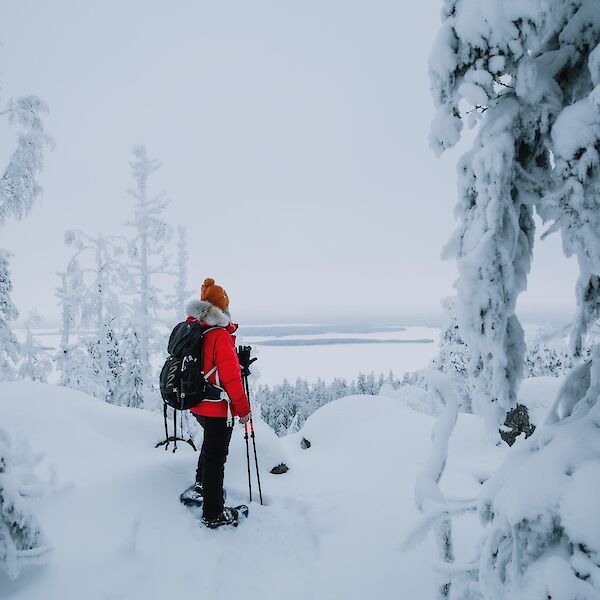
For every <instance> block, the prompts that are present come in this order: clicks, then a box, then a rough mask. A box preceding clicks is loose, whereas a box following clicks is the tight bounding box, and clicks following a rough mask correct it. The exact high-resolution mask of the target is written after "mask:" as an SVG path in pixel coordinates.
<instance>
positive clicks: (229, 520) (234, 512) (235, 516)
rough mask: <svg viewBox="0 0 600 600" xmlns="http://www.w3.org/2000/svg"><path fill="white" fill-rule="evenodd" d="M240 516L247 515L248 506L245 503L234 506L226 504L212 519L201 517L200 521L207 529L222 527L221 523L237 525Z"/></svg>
mask: <svg viewBox="0 0 600 600" xmlns="http://www.w3.org/2000/svg"><path fill="white" fill-rule="evenodd" d="M240 516H242V517H247V516H248V507H247V506H246V505H245V504H241V505H240V506H236V507H235V508H233V507H232V506H226V507H225V508H224V509H223V511H222V512H221V514H220V515H218V516H216V517H215V518H214V519H206V518H204V517H203V518H202V523H203V525H205V526H206V527H208V528H209V529H216V528H217V527H222V526H223V525H232V526H233V527H237V526H238V521H239V518H240Z"/></svg>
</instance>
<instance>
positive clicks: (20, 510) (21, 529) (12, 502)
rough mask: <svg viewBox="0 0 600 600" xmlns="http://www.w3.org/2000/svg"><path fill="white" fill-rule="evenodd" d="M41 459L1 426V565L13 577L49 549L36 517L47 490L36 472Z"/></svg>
mask: <svg viewBox="0 0 600 600" xmlns="http://www.w3.org/2000/svg"><path fill="white" fill-rule="evenodd" d="M40 460H41V456H40V455H37V456H36V455H35V454H33V453H32V451H31V448H30V447H29V445H28V444H27V443H26V442H25V441H24V440H22V439H20V440H18V441H17V442H14V441H13V440H12V439H11V438H10V436H9V435H8V433H7V432H6V431H5V430H3V429H0V568H1V569H2V570H4V571H5V572H6V573H7V574H8V576H9V577H10V578H11V579H14V578H16V577H18V576H19V574H20V572H21V569H22V568H23V567H24V566H26V565H28V564H35V563H38V562H39V561H40V560H41V559H42V558H43V556H44V554H46V553H47V552H48V550H49V546H48V544H47V542H46V540H45V538H44V535H43V533H42V530H41V527H40V524H39V523H38V520H37V518H36V516H35V506H34V500H35V498H37V497H38V496H40V495H41V493H42V492H43V490H44V485H43V483H42V482H41V481H40V480H39V479H38V478H37V477H36V475H35V467H36V466H37V465H38V464H39V462H40Z"/></svg>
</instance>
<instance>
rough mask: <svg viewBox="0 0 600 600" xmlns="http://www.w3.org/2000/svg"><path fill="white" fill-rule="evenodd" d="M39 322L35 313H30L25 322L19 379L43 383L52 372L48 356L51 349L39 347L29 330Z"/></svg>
mask: <svg viewBox="0 0 600 600" xmlns="http://www.w3.org/2000/svg"><path fill="white" fill-rule="evenodd" d="M40 321H41V319H40V317H39V315H38V314H37V313H35V312H31V313H30V314H29V316H28V317H27V319H26V321H25V341H24V342H23V343H22V344H21V361H20V364H19V377H20V378H22V379H31V380H32V381H40V382H45V381H46V380H47V379H48V375H49V374H50V372H51V371H52V361H51V360H50V357H49V355H48V351H49V350H51V348H48V347H44V346H42V345H40V343H39V342H38V341H37V340H36V338H35V335H34V334H33V332H32V330H31V329H32V327H33V326H34V325H36V324H38V323H40Z"/></svg>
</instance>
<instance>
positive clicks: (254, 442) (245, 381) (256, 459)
mask: <svg viewBox="0 0 600 600" xmlns="http://www.w3.org/2000/svg"><path fill="white" fill-rule="evenodd" d="M244 384H245V387H246V395H247V396H248V403H250V387H249V385H248V376H247V375H244ZM246 435H247V432H246ZM250 437H251V438H252V447H253V449H254V464H255V465H256V479H257V481H258V495H259V497H260V504H261V506H262V503H263V499H262V489H261V487H260V471H259V470H258V455H257V454H256V436H255V435H254V422H253V421H252V412H250ZM247 442H248V438H246V443H247ZM248 474H250V466H249V465H248Z"/></svg>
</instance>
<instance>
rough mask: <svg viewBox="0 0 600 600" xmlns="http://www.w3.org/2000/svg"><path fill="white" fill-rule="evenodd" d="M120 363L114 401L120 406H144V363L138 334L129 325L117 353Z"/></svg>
mask: <svg viewBox="0 0 600 600" xmlns="http://www.w3.org/2000/svg"><path fill="white" fill-rule="evenodd" d="M119 358H120V360H121V365H120V369H119V373H118V375H117V386H116V389H117V392H116V397H115V403H116V404H120V405H122V406H132V407H134V408H142V407H143V406H144V395H143V394H144V389H143V388H144V365H143V364H142V360H141V356H140V343H139V336H138V333H137V331H136V330H135V327H134V326H133V325H130V326H129V327H128V328H127V330H126V331H125V334H124V336H123V342H122V349H121V352H120V355H119Z"/></svg>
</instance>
